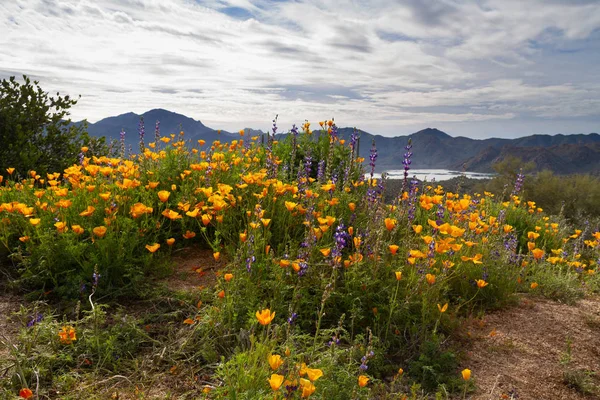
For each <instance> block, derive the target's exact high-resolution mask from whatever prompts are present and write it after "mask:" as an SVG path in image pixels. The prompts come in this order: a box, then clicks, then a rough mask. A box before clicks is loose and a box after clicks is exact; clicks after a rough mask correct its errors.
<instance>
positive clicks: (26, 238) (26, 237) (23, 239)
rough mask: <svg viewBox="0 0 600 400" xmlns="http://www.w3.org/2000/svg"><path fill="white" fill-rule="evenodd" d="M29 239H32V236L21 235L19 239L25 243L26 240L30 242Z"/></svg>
mask: <svg viewBox="0 0 600 400" xmlns="http://www.w3.org/2000/svg"><path fill="white" fill-rule="evenodd" d="M29 239H30V238H29V236H21V237H20V238H19V240H20V241H21V242H23V243H25V242H28V241H29Z"/></svg>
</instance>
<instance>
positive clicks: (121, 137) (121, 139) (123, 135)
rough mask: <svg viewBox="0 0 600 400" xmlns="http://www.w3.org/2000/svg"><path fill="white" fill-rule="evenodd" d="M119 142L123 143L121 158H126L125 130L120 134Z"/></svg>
mask: <svg viewBox="0 0 600 400" xmlns="http://www.w3.org/2000/svg"><path fill="white" fill-rule="evenodd" d="M119 142H120V143H121V158H125V130H124V129H121V133H119Z"/></svg>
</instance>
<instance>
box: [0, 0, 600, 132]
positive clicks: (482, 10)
mask: <svg viewBox="0 0 600 400" xmlns="http://www.w3.org/2000/svg"><path fill="white" fill-rule="evenodd" d="M0 20H2V23H1V24H0V78H5V77H8V76H10V75H20V74H23V73H25V74H28V75H31V76H32V77H34V78H36V79H39V80H40V82H41V85H42V87H43V88H45V89H46V90H49V91H57V90H59V91H60V92H61V93H69V94H72V95H78V94H81V95H82V98H81V99H80V101H79V103H78V104H77V106H76V107H75V108H74V109H73V110H72V111H73V112H72V115H73V117H74V118H75V119H81V118H88V119H89V120H91V121H95V120H98V119H100V118H103V117H107V116H110V115H115V114H120V113H123V112H128V111H135V112H144V111H146V110H148V109H151V108H157V107H160V108H166V109H171V110H173V111H177V112H180V113H183V114H186V115H189V116H191V117H193V118H196V119H200V120H202V121H203V122H204V123H205V124H207V125H209V126H213V127H215V128H224V129H229V130H237V129H239V128H240V127H246V126H253V127H256V128H263V129H264V128H267V129H268V126H269V124H270V121H271V120H272V118H273V116H274V115H275V114H279V115H280V120H279V121H280V124H279V125H280V126H282V127H286V126H291V124H292V123H296V124H298V123H300V122H302V121H304V119H309V120H312V121H315V122H316V121H319V120H322V119H325V118H331V117H335V119H336V121H338V123H339V124H340V125H350V126H358V127H360V128H362V129H365V130H369V129H373V130H375V131H374V132H375V133H381V134H387V135H391V134H397V133H399V132H402V133H410V132H411V130H412V129H419V128H422V127H425V126H437V127H438V128H440V129H444V128H445V127H450V128H453V129H459V130H460V131H458V132H454V134H465V135H467V134H468V135H471V136H477V133H478V131H476V129H478V130H483V131H484V132H502V129H501V127H502V126H510V127H511V130H510V131H509V132H504V133H503V135H505V136H510V135H520V134H526V133H529V132H530V131H531V130H532V129H542V128H543V129H545V130H546V133H555V129H556V127H557V126H560V127H564V126H569V125H568V123H572V126H573V129H577V131H581V129H585V127H588V128H587V129H588V130H589V131H592V130H594V129H596V130H597V126H598V120H599V119H600V84H598V83H597V82H600V72H597V71H598V69H597V65H598V63H600V8H599V7H598V3H597V1H594V0H550V1H545V0H530V1H527V2H523V1H520V0H473V1H470V0H395V1H389V0H371V1H361V2H357V1H353V0H320V1H317V0H295V1H268V0H197V1H192V0H144V1H142V0H121V1H119V0H97V1H93V0H15V1H11V2H2V3H1V4H0ZM475 127H476V128H475ZM544 127H545V128H544ZM561 129H562V128H561ZM562 131H563V132H565V130H564V129H563V130H562ZM573 132H575V131H573ZM567 133H568V132H567Z"/></svg>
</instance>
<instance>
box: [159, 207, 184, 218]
mask: <svg viewBox="0 0 600 400" xmlns="http://www.w3.org/2000/svg"><path fill="white" fill-rule="evenodd" d="M162 215H163V216H165V217H167V218H169V219H170V220H176V219H181V218H183V217H182V216H181V215H179V213H178V212H177V211H173V210H170V209H168V208H167V209H166V210H165V211H163V212H162Z"/></svg>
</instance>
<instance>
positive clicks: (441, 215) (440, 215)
mask: <svg viewBox="0 0 600 400" xmlns="http://www.w3.org/2000/svg"><path fill="white" fill-rule="evenodd" d="M445 212H446V210H445V209H444V205H443V204H442V203H441V202H440V204H438V209H437V211H436V213H435V215H436V217H437V221H436V223H437V224H438V225H441V224H443V223H444V214H445Z"/></svg>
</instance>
